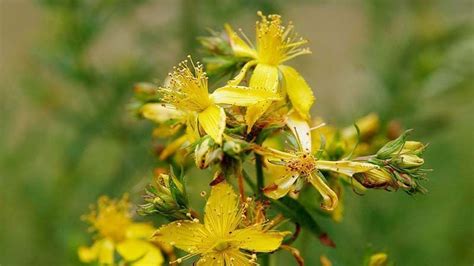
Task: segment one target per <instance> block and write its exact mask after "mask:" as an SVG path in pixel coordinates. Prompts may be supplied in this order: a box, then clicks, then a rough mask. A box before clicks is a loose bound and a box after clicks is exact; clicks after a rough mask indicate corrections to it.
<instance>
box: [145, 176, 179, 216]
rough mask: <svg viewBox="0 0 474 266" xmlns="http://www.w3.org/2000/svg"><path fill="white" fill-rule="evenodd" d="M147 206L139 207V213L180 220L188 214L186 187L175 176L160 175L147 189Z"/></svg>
mask: <svg viewBox="0 0 474 266" xmlns="http://www.w3.org/2000/svg"><path fill="white" fill-rule="evenodd" d="M143 198H144V199H145V202H146V203H145V204H142V205H140V206H139V210H138V213H139V214H141V215H148V214H152V213H159V214H161V215H164V216H167V217H168V218H174V219H179V218H183V217H185V213H186V212H187V210H188V208H187V198H186V194H185V192H184V186H183V184H182V183H181V181H180V180H178V178H177V177H175V176H174V175H173V174H171V175H167V174H164V173H159V174H158V175H156V176H155V177H154V180H153V183H152V184H150V185H149V186H148V187H147V188H146V189H145V195H144V196H143Z"/></svg>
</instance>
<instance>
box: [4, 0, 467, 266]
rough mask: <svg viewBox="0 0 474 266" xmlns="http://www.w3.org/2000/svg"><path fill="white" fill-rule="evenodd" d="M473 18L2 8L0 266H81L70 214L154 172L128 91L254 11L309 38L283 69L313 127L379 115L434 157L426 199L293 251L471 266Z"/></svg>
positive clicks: (390, 11) (381, 9) (78, 228)
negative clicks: (289, 70) (306, 88)
mask: <svg viewBox="0 0 474 266" xmlns="http://www.w3.org/2000/svg"><path fill="white" fill-rule="evenodd" d="M473 5H474V4H473V2H472V1H470V0H456V1H455V0H451V1H441V0H439V1H429V0H399V1H390V0H365V1H362V0H353V1H349V0H347V1H345V0H338V1H329V0H326V1H303V0H295V1H276V0H274V1H272V0H199V1H198V0H159V1H152V0H148V1H147V0H37V1H27V0H0V30H1V31H0V92H1V94H0V213H1V214H0V265H2V266H7V265H80V263H79V261H78V260H77V256H76V249H77V247H78V245H81V244H88V243H90V236H89V235H87V234H86V225H85V224H83V222H81V221H80V219H79V217H80V215H81V214H82V213H84V212H85V211H87V206H88V205H89V204H90V203H92V202H94V201H95V200H96V199H97V197H98V196H99V195H100V194H108V195H112V196H118V195H120V194H121V193H123V192H125V191H131V193H132V194H133V195H138V194H139V192H140V190H141V189H142V188H143V185H144V184H145V183H146V182H147V180H149V178H150V176H151V169H152V167H153V165H154V164H155V163H156V161H155V159H154V158H153V156H152V150H151V147H152V145H151V144H152V140H151V137H150V132H151V127H152V126H151V125H150V124H149V123H147V122H144V121H139V120H137V119H136V118H135V117H133V115H131V114H130V113H129V112H128V111H127V103H128V102H129V101H130V99H131V98H132V89H131V88H132V85H133V84H134V83H135V82H137V81H153V80H158V81H159V80H162V79H163V78H164V77H165V75H166V73H167V72H168V70H169V69H170V68H171V67H172V66H173V65H175V64H176V63H177V62H178V61H179V60H181V59H182V58H184V56H185V55H187V54H193V55H195V57H199V54H200V51H199V49H198V42H197V41H196V38H197V36H200V35H206V34H207V29H208V28H213V29H217V30H220V29H221V28H222V24H223V23H224V22H230V23H232V24H233V25H235V26H240V27H242V28H243V29H244V30H245V31H246V32H253V27H254V22H255V20H256V11H257V10H262V11H264V12H267V13H268V12H278V13H281V14H283V15H284V19H285V20H286V21H288V20H292V21H293V22H294V23H295V24H296V26H297V31H298V32H299V33H300V34H301V35H302V36H304V37H306V38H307V39H309V41H310V44H309V45H310V47H311V49H312V51H313V54H312V55H311V56H305V57H301V58H298V59H297V60H295V61H293V65H298V67H299V69H301V72H302V74H303V75H304V76H305V78H306V79H307V81H308V82H309V83H310V84H311V86H312V87H313V89H314V90H315V94H316V96H317V103H316V107H315V108H314V110H313V111H314V115H318V116H323V117H325V118H326V120H328V121H329V122H330V123H334V124H336V125H341V126H344V125H347V124H351V123H352V122H353V121H355V120H356V119H357V118H358V117H360V116H362V115H365V114H367V113H369V112H376V113H378V114H379V115H380V116H381V119H382V120H383V121H389V120H392V119H396V120H398V121H400V122H401V123H403V125H404V126H405V127H407V128H415V129H416V130H415V132H414V134H413V136H414V138H417V139H420V140H422V141H424V142H428V143H430V146H429V149H428V150H427V152H426V155H425V158H426V162H427V165H428V167H430V168H433V169H434V172H433V173H432V174H431V175H430V181H429V183H427V188H428V189H429V191H430V192H429V193H428V194H427V195H418V196H415V197H411V196H408V195H406V194H405V193H403V192H398V193H387V192H384V191H370V192H368V193H366V195H364V196H359V195H356V194H354V193H352V194H351V193H347V194H348V197H347V199H346V204H347V205H346V213H345V218H344V220H343V221H342V222H341V223H339V224H334V223H332V222H331V221H330V220H327V219H325V218H321V221H320V222H321V223H322V224H323V225H324V227H325V229H326V230H327V231H328V232H329V234H330V235H331V237H332V238H333V240H334V241H335V242H336V244H337V248H336V249H331V248H327V247H324V246H322V245H321V244H319V242H318V241H317V240H316V239H315V238H314V237H312V236H311V235H309V234H307V235H306V236H303V237H301V238H300V239H299V240H298V242H297V246H299V247H300V249H301V251H302V253H303V256H304V257H305V259H306V262H307V265H319V256H320V255H321V254H325V255H326V256H328V257H329V258H330V259H331V260H332V261H333V263H334V265H360V263H361V261H362V257H363V254H364V252H366V251H367V250H368V249H375V250H381V251H386V252H387V253H388V254H389V256H390V258H391V259H392V260H394V261H395V262H396V263H397V265H472V264H473V263H474V245H473V239H474V219H473V205H474V196H473V195H474V193H473V192H472V190H473V189H474V183H473V180H474V179H473V172H474V171H473V170H474V163H473V161H472V160H473V159H474V154H473V147H474V137H473V136H474V134H473V131H474V123H473V122H474V120H473V119H474V115H473V114H474V80H473V79H474V35H473V25H474V24H473V21H474V17H473V16H474V15H473V14H474V7H473ZM250 35H253V34H250ZM207 178H208V177H207ZM206 180H208V179H206ZM206 182H207V181H206ZM196 193H197V192H196ZM290 262H291V263H292V261H291V258H289V256H288V255H281V256H279V260H278V263H277V265H289V263H290Z"/></svg>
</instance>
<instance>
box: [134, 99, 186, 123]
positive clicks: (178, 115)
mask: <svg viewBox="0 0 474 266" xmlns="http://www.w3.org/2000/svg"><path fill="white" fill-rule="evenodd" d="M140 114H141V115H142V116H143V117H144V118H146V119H148V120H151V121H153V122H155V123H164V122H166V121H168V120H171V119H182V118H183V117H184V113H183V112H181V111H179V110H177V109H176V108H175V107H174V106H172V105H169V104H164V103H147V104H144V105H143V106H142V107H141V108H140Z"/></svg>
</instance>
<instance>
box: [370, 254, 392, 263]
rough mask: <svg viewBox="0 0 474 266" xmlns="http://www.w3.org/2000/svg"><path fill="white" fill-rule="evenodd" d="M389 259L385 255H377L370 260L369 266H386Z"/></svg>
mask: <svg viewBox="0 0 474 266" xmlns="http://www.w3.org/2000/svg"><path fill="white" fill-rule="evenodd" d="M387 260H388V257H387V254H385V253H376V254H374V255H372V256H370V258H369V263H368V266H385V265H387V262H388V261H387Z"/></svg>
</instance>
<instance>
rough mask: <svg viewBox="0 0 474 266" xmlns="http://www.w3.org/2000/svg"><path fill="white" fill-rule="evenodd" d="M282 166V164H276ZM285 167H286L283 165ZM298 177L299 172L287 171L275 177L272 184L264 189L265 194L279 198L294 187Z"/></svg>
mask: <svg viewBox="0 0 474 266" xmlns="http://www.w3.org/2000/svg"><path fill="white" fill-rule="evenodd" d="M275 167H281V166H275ZM282 168H284V167H282ZM297 179H298V174H297V173H286V174H285V175H284V176H282V177H280V178H277V179H275V181H273V182H272V183H271V184H270V185H268V186H267V187H266V188H264V189H263V191H264V192H265V195H266V196H267V197H269V198H272V199H279V198H281V197H284V196H285V195H286V194H288V192H290V190H291V189H292V187H293V184H294V183H295V182H296V180H297Z"/></svg>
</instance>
